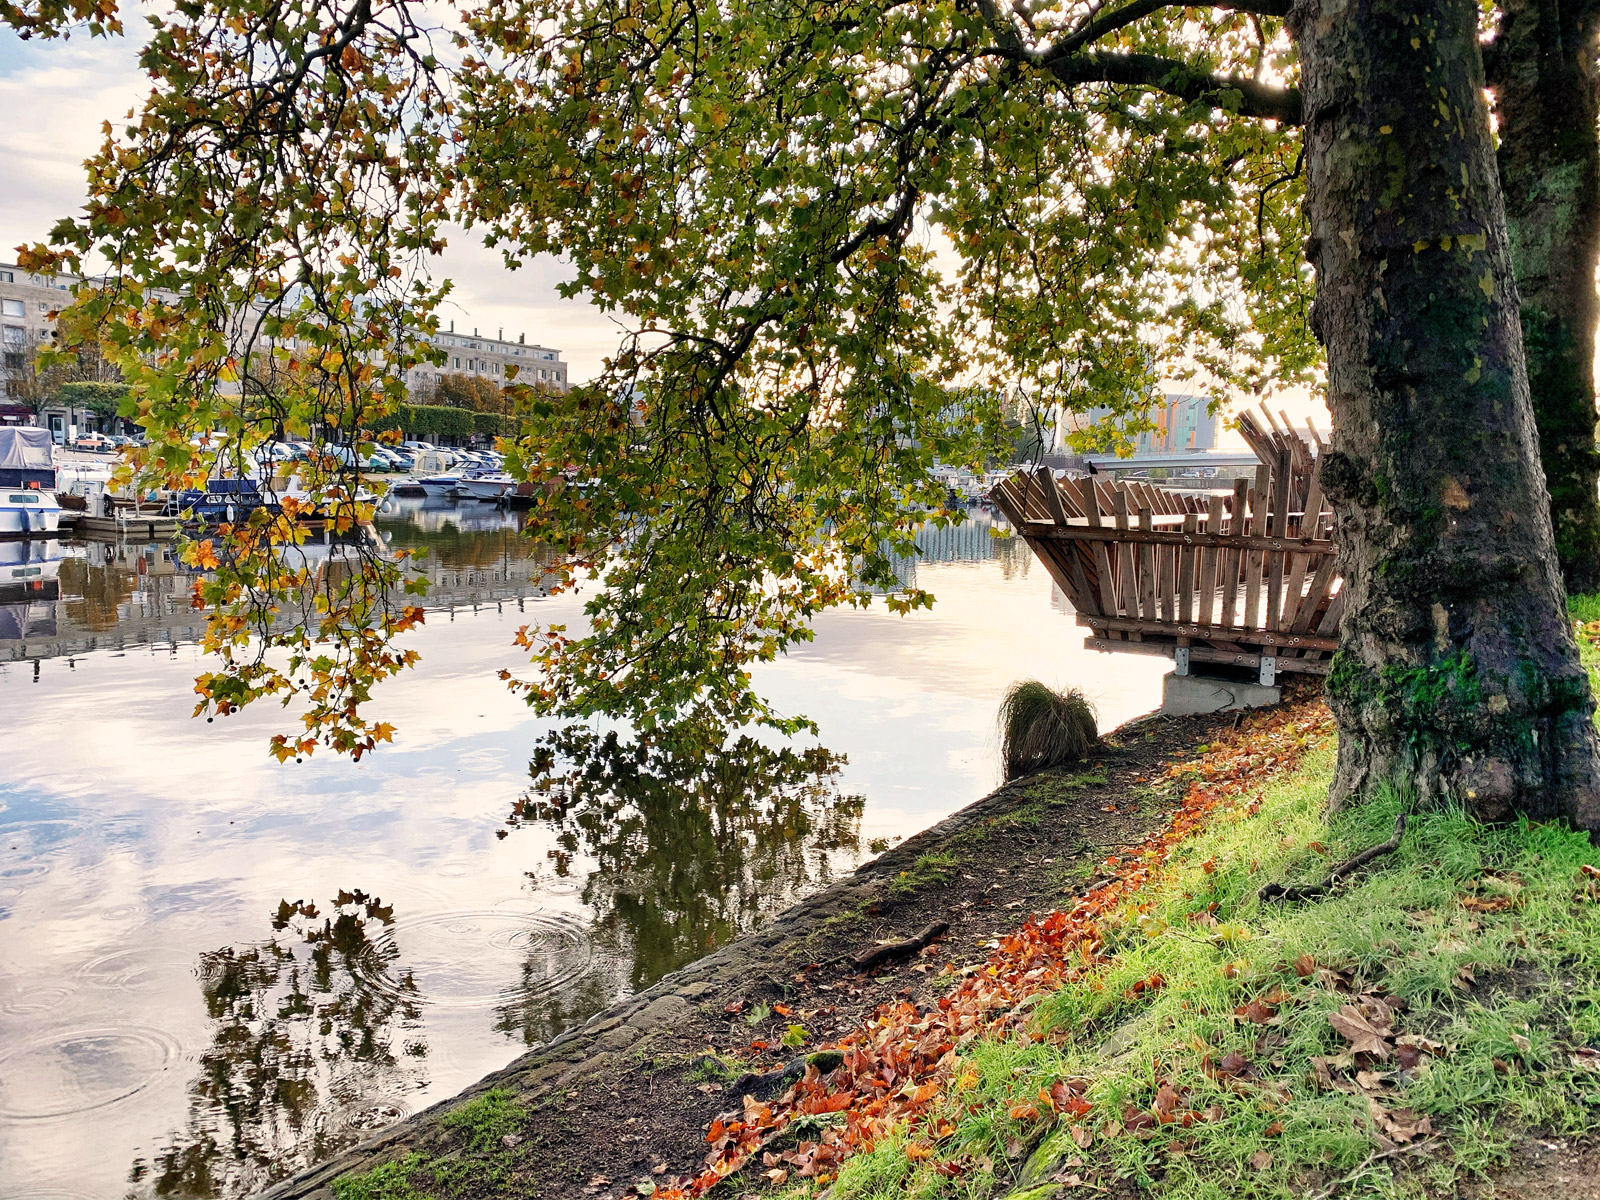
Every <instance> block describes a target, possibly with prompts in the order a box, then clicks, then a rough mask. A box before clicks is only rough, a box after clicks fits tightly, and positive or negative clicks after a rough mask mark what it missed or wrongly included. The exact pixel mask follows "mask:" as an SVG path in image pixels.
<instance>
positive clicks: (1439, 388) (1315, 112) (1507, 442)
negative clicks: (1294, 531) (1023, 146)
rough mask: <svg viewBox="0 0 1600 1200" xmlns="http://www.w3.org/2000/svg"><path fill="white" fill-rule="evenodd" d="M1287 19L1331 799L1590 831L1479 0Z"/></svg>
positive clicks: (1388, 1) (1575, 680)
mask: <svg viewBox="0 0 1600 1200" xmlns="http://www.w3.org/2000/svg"><path fill="white" fill-rule="evenodd" d="M1291 20H1292V28H1293V30H1294V32H1295V35H1296V38H1297V40H1298V42H1299V47H1300V55H1301V69H1302V75H1303V80H1304V85H1303V86H1304V103H1305V115H1306V125H1305V136H1306V170H1307V201H1306V208H1307V216H1308V218H1309V222H1310V225H1311V237H1310V240H1309V243H1308V250H1309V253H1310V255H1311V259H1312V262H1313V263H1314V264H1315V266H1316V269H1317V300H1316V305H1315V308H1314V310H1313V313H1312V323H1313V328H1314V329H1315V330H1316V332H1317V336H1318V337H1319V338H1320V339H1321V340H1322V342H1323V345H1324V346H1325V348H1326V350H1327V356H1328V384H1329V402H1330V407H1331V408H1332V410H1333V417H1334V439H1333V446H1332V448H1331V450H1330V452H1329V453H1328V455H1327V456H1326V458H1325V459H1324V462H1323V466H1322V480H1323V485H1324V487H1325V488H1326V490H1327V492H1328V494H1329V495H1330V496H1331V497H1332V498H1333V499H1334V501H1335V507H1336V510H1337V511H1338V514H1339V539H1340V551H1339V554H1340V565H1341V567H1342V568H1343V572H1344V579H1345V587H1346V588H1348V589H1349V592H1348V598H1347V600H1346V604H1345V610H1344V614H1345V615H1344V622H1343V626H1342V628H1341V630H1340V649H1339V651H1338V653H1337V655H1336V656H1335V660H1334V665H1333V669H1332V672H1331V674H1330V675H1329V677H1328V698H1329V701H1330V703H1331V704H1332V706H1333V710H1334V713H1335V716H1336V717H1337V719H1338V725H1339V762H1338V771H1337V775H1336V779H1335V783H1334V793H1333V801H1334V803H1335V804H1337V803H1340V802H1343V801H1346V800H1350V799H1359V798H1364V797H1366V796H1368V795H1370V794H1371V793H1372V792H1373V791H1374V790H1375V789H1377V788H1380V787H1382V786H1384V785H1385V784H1393V785H1395V786H1397V787H1400V788H1402V789H1414V791H1415V792H1416V794H1417V796H1418V797H1419V799H1422V800H1424V801H1429V800H1436V799H1438V798H1440V797H1443V796H1452V797H1455V798H1458V799H1459V800H1460V801H1462V802H1463V803H1464V804H1465V805H1467V806H1468V807H1469V808H1470V809H1471V810H1472V811H1473V812H1475V813H1476V814H1477V815H1479V816H1480V817H1482V818H1484V819H1502V818H1505V817H1508V816H1510V815H1512V814H1513V813H1517V812H1525V813H1528V814H1530V815H1534V816H1540V817H1549V816H1557V815H1563V814H1564V815H1566V816H1568V817H1570V818H1571V819H1572V820H1573V821H1574V822H1575V823H1576V824H1578V825H1580V826H1582V827H1585V828H1588V829H1595V828H1597V827H1600V763H1597V759H1596V739H1595V731H1594V727H1593V725H1592V724H1591V720H1590V714H1591V711H1592V709H1593V701H1592V700H1591V699H1590V696H1589V687H1588V682H1587V680H1586V678H1585V676H1584V673H1583V670H1582V668H1581V667H1580V666H1579V663H1578V656H1577V649H1576V647H1575V645H1574V643H1573V638H1572V631H1571V628H1570V627H1569V625H1568V623H1567V619H1566V612H1565V592H1564V591H1563V589H1562V585H1561V576H1560V572H1559V569H1558V567H1557V564H1556V558H1555V548H1554V544H1553V540H1552V536H1551V528H1550V513H1549V510H1548V507H1547V506H1546V505H1545V504H1544V503H1543V497H1544V495H1545V485H1544V473H1543V471H1542V470H1541V469H1540V466H1539V458H1538V448H1537V443H1536V439H1535V435H1534V425H1533V410H1532V407H1531V405H1530V403H1529V399H1528V379H1527V373H1526V370H1525V368H1524V365H1523V357H1522V331H1521V326H1520V325H1519V323H1518V303H1517V292H1516V286H1515V284H1514V282H1513V280H1512V275H1511V265H1510V256H1509V251H1508V247H1507V239H1506V224H1505V214H1504V210H1503V208H1502V206H1501V200H1500V189H1499V183H1498V180H1497V175H1496V168H1495V159H1494V148H1493V145H1492V143H1491V138H1490V132H1489V114H1488V109H1487V104H1486V101H1485V99H1484V96H1483V66H1482V61H1481V58H1480V54H1479V47H1478V40H1477V4H1476V0H1342V2H1340V0H1297V2H1296V4H1295V8H1294V12H1293V16H1292V18H1291Z"/></svg>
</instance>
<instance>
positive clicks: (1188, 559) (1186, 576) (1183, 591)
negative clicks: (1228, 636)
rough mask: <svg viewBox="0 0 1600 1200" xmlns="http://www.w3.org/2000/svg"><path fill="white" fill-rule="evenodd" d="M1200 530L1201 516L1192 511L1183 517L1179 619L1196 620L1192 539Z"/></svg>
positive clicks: (1179, 549)
mask: <svg viewBox="0 0 1600 1200" xmlns="http://www.w3.org/2000/svg"><path fill="white" fill-rule="evenodd" d="M1199 530H1200V518H1199V517H1198V516H1196V515H1195V514H1194V513H1190V514H1189V515H1188V516H1186V517H1184V519H1183V536H1184V545H1182V546H1179V547H1178V620H1180V621H1182V622H1183V623H1184V624H1188V623H1189V622H1191V621H1193V620H1194V556H1195V547H1194V545H1193V542H1192V539H1193V537H1194V535H1195V534H1196V533H1198V532H1199Z"/></svg>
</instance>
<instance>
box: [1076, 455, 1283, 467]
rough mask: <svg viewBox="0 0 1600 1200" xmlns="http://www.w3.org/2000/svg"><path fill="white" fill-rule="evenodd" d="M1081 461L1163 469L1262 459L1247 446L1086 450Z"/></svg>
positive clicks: (1246, 464) (1254, 462)
mask: <svg viewBox="0 0 1600 1200" xmlns="http://www.w3.org/2000/svg"><path fill="white" fill-rule="evenodd" d="M1084 461H1085V462H1088V463H1091V464H1092V465H1093V466H1094V468H1095V470H1097V471H1143V470H1166V469H1172V468H1182V467H1258V466H1260V465H1261V460H1260V459H1259V458H1257V457H1256V456H1255V455H1254V454H1252V453H1251V452H1250V451H1249V450H1189V451H1183V450H1179V451H1174V452H1171V453H1167V454H1135V455H1132V456H1130V457H1128V458H1118V457H1117V456H1116V455H1115V454H1087V455H1085V456H1084Z"/></svg>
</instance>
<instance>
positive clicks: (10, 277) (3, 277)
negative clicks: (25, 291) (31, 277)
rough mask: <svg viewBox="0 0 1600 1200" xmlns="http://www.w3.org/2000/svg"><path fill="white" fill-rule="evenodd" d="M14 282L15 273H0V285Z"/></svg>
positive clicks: (15, 279)
mask: <svg viewBox="0 0 1600 1200" xmlns="http://www.w3.org/2000/svg"><path fill="white" fill-rule="evenodd" d="M16 281H17V275H16V272H15V271H0V283H15V282H16Z"/></svg>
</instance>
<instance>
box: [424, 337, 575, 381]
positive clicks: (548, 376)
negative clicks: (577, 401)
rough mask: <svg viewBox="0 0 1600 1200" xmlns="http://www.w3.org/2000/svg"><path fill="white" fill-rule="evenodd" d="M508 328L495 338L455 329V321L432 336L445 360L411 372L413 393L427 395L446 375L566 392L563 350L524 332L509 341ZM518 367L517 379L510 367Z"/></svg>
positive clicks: (430, 340) (432, 341) (565, 367)
mask: <svg viewBox="0 0 1600 1200" xmlns="http://www.w3.org/2000/svg"><path fill="white" fill-rule="evenodd" d="M504 334H505V330H503V329H502V330H500V331H499V332H498V333H497V334H496V336H494V337H485V336H482V335H480V334H479V332H478V331H477V330H476V329H474V330H473V331H472V332H471V333H470V334H468V333H465V332H461V333H458V332H457V331H456V325H455V322H454V321H452V322H450V327H449V328H448V329H447V330H444V331H443V332H441V333H438V334H436V335H435V336H433V337H432V338H430V339H429V342H430V343H431V344H432V345H434V346H436V347H437V348H439V349H440V350H443V351H444V353H445V359H444V362H442V363H440V364H437V365H435V364H432V363H424V364H422V365H420V366H418V367H416V368H415V369H413V370H412V372H411V377H410V378H409V379H408V380H407V381H406V383H407V386H408V388H409V389H410V391H411V392H412V393H413V394H414V395H426V394H427V393H428V391H429V390H430V389H431V388H432V387H433V386H434V385H435V384H437V383H438V382H439V380H440V379H441V378H443V377H444V376H445V375H480V376H483V377H484V378H486V379H489V380H491V381H493V382H494V383H498V384H500V385H502V386H504V385H505V384H507V383H513V382H514V383H528V384H534V385H543V386H544V387H546V388H548V389H549V390H550V391H553V392H564V391H566V390H567V388H568V387H570V386H571V380H570V379H569V378H568V377H567V364H566V363H565V362H564V361H562V358H561V352H560V351H559V350H552V349H551V348H550V347H548V346H539V345H529V344H528V343H527V341H526V340H525V339H524V337H523V335H521V334H518V335H517V340H516V341H514V342H512V341H507V340H506V338H505V336H504ZM509 367H515V368H516V371H515V372H513V374H514V375H515V378H514V379H513V378H512V376H511V375H508V374H507V368H509Z"/></svg>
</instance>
